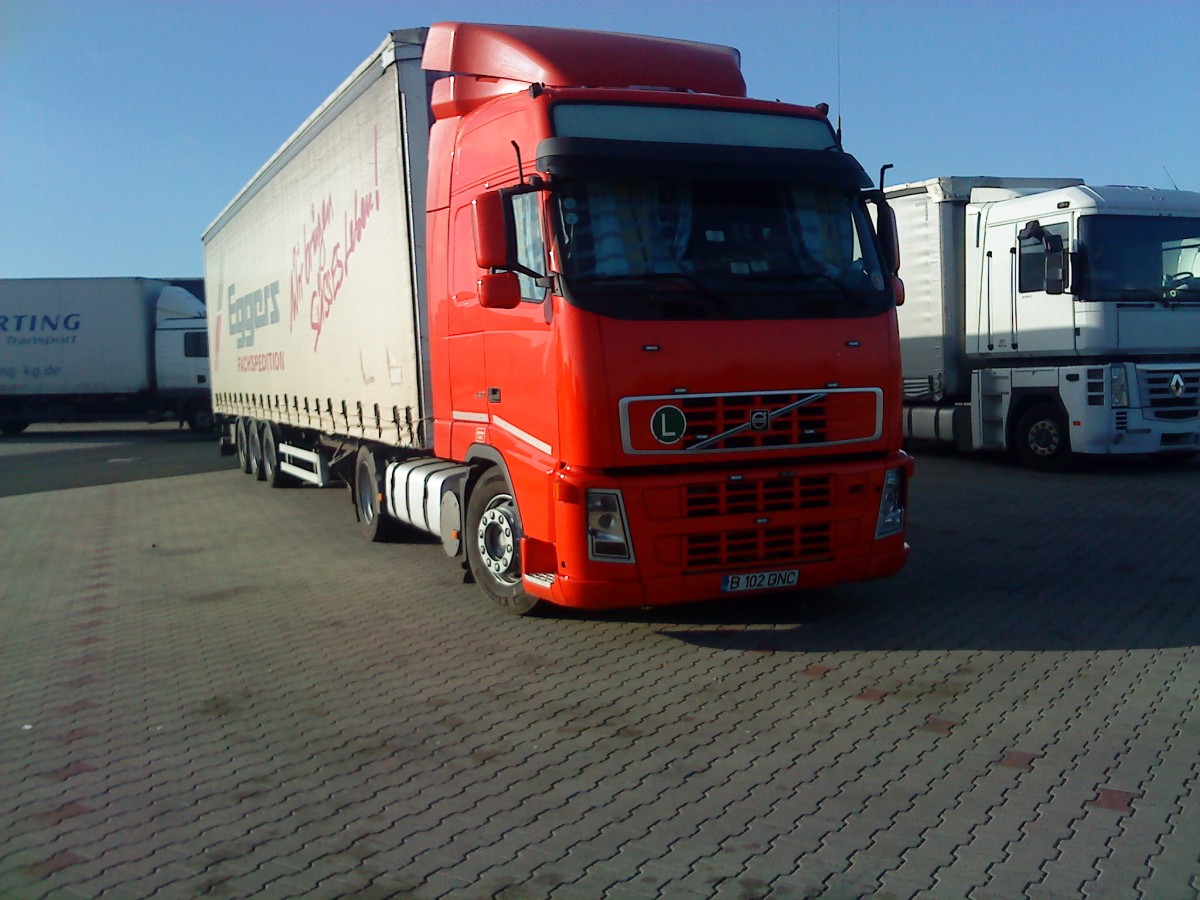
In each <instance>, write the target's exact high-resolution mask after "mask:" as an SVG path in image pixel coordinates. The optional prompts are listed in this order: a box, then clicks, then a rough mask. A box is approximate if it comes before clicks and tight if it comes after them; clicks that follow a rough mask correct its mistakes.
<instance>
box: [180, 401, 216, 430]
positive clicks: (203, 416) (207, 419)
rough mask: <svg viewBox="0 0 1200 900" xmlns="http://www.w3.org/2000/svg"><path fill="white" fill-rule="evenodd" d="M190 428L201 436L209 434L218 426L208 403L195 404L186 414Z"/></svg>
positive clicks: (190, 406) (188, 408)
mask: <svg viewBox="0 0 1200 900" xmlns="http://www.w3.org/2000/svg"><path fill="white" fill-rule="evenodd" d="M184 418H185V419H186V420H187V423H188V428H190V429H191V430H192V431H195V432H198V433H200V434H207V433H208V432H210V431H212V430H213V427H214V426H215V425H216V419H215V418H214V416H213V412H212V408H211V407H210V406H209V405H208V404H207V403H193V404H190V405H189V406H188V407H187V410H186V411H185V412H184Z"/></svg>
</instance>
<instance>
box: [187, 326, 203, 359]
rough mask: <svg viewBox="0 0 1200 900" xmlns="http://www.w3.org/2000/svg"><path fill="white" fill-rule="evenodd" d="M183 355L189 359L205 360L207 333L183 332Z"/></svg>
mask: <svg viewBox="0 0 1200 900" xmlns="http://www.w3.org/2000/svg"><path fill="white" fill-rule="evenodd" d="M183 355H184V356H185V357H187V358H189V359H201V358H204V359H207V358H208V332H207V331H185V332H184V333H183Z"/></svg>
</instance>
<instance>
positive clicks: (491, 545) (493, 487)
mask: <svg viewBox="0 0 1200 900" xmlns="http://www.w3.org/2000/svg"><path fill="white" fill-rule="evenodd" d="M464 537H465V539H466V542H467V562H468V564H469V565H470V567H471V574H472V575H474V576H475V581H476V582H477V583H478V584H479V586H480V587H481V588H483V592H484V593H485V594H487V595H488V597H490V598H491V599H492V601H493V602H495V603H496V604H497V605H499V606H500V607H502V608H503V609H505V610H507V611H508V612H511V613H515V614H516V615H519V616H524V615H529V614H530V613H533V612H537V611H538V610H539V609H540V608H541V607H542V606H543V604H542V602H541V601H540V600H539V599H538V598H536V597H532V596H530V595H529V594H528V593H526V591H525V588H524V587H523V586H522V582H521V520H520V518H519V516H518V515H517V505H516V502H515V501H514V500H513V495H512V490H511V489H510V488H509V486H508V480H507V479H506V478H505V477H504V473H503V472H501V471H500V470H499V469H494V468H493V469H488V470H487V471H486V472H485V473H484V474H483V476H482V477H481V478H480V479H479V482H478V483H477V484H476V485H475V488H474V490H472V491H471V497H470V499H469V500H468V501H467V527H466V534H465V535H464Z"/></svg>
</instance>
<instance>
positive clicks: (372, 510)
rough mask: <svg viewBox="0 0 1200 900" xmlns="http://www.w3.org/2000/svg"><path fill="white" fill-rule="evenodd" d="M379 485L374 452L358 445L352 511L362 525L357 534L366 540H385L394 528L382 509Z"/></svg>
mask: <svg viewBox="0 0 1200 900" xmlns="http://www.w3.org/2000/svg"><path fill="white" fill-rule="evenodd" d="M379 487H380V485H379V468H378V466H377V465H376V463H375V454H374V453H372V452H371V450H370V448H368V447H359V448H358V458H357V459H356V460H355V463H354V511H355V513H356V514H357V515H358V524H359V525H361V526H362V527H361V528H360V529H359V534H361V535H362V536H363V537H365V538H366V539H367V540H368V541H386V540H388V538H390V537H391V536H392V534H393V533H394V530H395V529H394V527H393V523H392V520H391V519H390V518H389V517H388V514H387V513H386V512H384V511H383V506H382V503H381V501H380V496H379Z"/></svg>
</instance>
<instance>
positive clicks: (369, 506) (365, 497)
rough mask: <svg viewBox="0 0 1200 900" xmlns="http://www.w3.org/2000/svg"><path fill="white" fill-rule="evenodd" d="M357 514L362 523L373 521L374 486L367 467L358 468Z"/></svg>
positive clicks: (367, 523)
mask: <svg viewBox="0 0 1200 900" xmlns="http://www.w3.org/2000/svg"><path fill="white" fill-rule="evenodd" d="M358 512H359V515H360V516H362V520H363V523H364V524H366V525H370V524H371V523H372V522H374V521H375V486H374V485H373V484H372V483H371V472H370V470H369V469H368V468H367V466H365V465H364V466H359V467H358Z"/></svg>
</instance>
